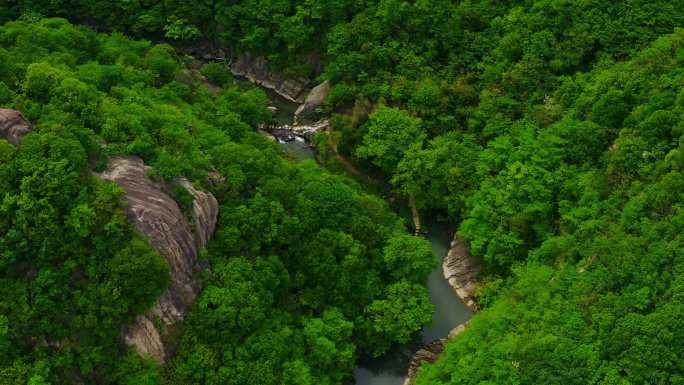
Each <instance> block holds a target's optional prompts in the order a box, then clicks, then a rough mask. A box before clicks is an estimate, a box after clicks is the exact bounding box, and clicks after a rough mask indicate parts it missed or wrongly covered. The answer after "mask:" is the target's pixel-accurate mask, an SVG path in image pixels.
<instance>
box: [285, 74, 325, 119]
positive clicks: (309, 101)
mask: <svg viewBox="0 0 684 385" xmlns="http://www.w3.org/2000/svg"><path fill="white" fill-rule="evenodd" d="M330 88H331V87H330V82H329V81H327V80H326V81H324V82H323V83H321V84H319V85H317V86H316V87H314V88H312V89H311V91H309V94H308V95H307V96H306V100H304V103H302V104H300V105H299V107H298V108H297V111H295V115H294V121H295V124H297V123H301V122H304V121H305V120H306V118H307V117H308V116H311V115H313V114H315V112H316V110H317V109H319V108H320V107H322V106H323V103H324V102H325V98H327V97H328V95H329V94H330Z"/></svg>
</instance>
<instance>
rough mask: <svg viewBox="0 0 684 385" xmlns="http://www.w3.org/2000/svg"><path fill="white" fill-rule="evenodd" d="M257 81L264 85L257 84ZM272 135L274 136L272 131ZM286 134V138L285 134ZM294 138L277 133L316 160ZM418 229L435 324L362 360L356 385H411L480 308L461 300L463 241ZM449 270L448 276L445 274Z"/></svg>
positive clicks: (355, 173) (300, 156) (429, 225)
mask: <svg viewBox="0 0 684 385" xmlns="http://www.w3.org/2000/svg"><path fill="white" fill-rule="evenodd" d="M250 80H252V79H250ZM254 83H255V84H257V85H260V83H259V82H258V81H256V82H254ZM267 95H268V96H269V99H270V100H271V104H272V105H273V106H275V107H277V109H276V112H280V116H278V123H280V124H281V125H282V126H284V127H290V126H289V125H288V124H292V123H290V122H294V121H295V118H294V116H292V118H291V119H290V118H289V116H283V114H282V112H285V113H286V114H288V113H290V111H295V110H296V109H301V106H302V105H303V104H299V107H297V105H296V104H295V103H293V102H292V99H289V98H288V99H284V98H282V95H281V94H280V93H277V92H273V90H272V89H271V90H267ZM306 99H308V98H305V100H306ZM281 111H282V112H281ZM270 134H271V135H273V134H274V132H271V133H270ZM284 134H287V132H285V133H284ZM291 134H292V135H293V137H294V140H283V139H282V138H280V137H279V136H278V135H274V136H275V137H276V139H278V143H279V144H280V145H281V146H282V147H283V150H284V153H285V154H286V155H287V156H289V157H291V158H293V159H294V160H304V159H315V153H314V151H313V150H312V149H311V148H310V147H309V145H308V143H307V141H309V140H310V138H306V140H305V139H304V137H303V136H298V135H295V133H294V132H293V133H291ZM338 155H339V154H338ZM338 160H339V159H338ZM342 161H343V162H347V161H346V159H344V158H342ZM343 165H344V164H343ZM347 166H348V167H343V168H344V169H345V171H346V172H348V173H350V174H352V175H351V176H352V177H355V179H365V178H363V177H365V175H364V174H363V173H362V172H361V171H359V170H358V169H357V168H356V167H354V166H353V165H351V164H347ZM416 217H417V210H412V218H413V222H414V223H417V222H416V220H415V218H416ZM418 226H419V228H420V230H421V231H423V230H424V232H422V233H423V234H425V235H424V236H425V237H426V238H427V239H428V240H429V241H430V242H431V244H432V250H433V255H434V257H435V261H436V262H437V263H436V265H437V267H436V268H435V269H434V270H433V271H432V272H431V273H430V275H429V277H428V280H427V287H428V292H429V296H430V301H431V302H432V303H433V304H434V306H435V311H434V314H433V320H432V323H431V324H430V325H427V326H425V327H424V328H423V329H422V330H421V332H420V333H418V334H417V335H416V338H415V339H414V341H413V343H410V344H406V345H403V346H395V347H394V349H392V351H391V352H389V353H388V354H386V355H385V356H383V357H379V358H373V359H365V360H362V361H361V362H360V363H359V365H358V366H357V367H356V368H355V369H354V379H355V383H356V385H401V384H405V383H406V384H408V383H410V382H411V381H412V379H413V376H414V375H415V373H416V371H417V370H418V368H419V367H420V365H421V364H422V362H425V361H430V362H432V361H434V360H435V359H436V358H437V357H438V355H439V353H441V351H442V350H443V349H444V346H445V344H446V341H447V339H448V338H452V337H453V336H455V335H456V334H458V332H460V331H462V330H464V329H465V325H466V324H467V321H468V320H469V319H470V317H471V315H472V312H473V310H475V309H476V306H474V305H473V304H474V301H473V302H472V303H469V302H468V300H466V298H468V297H465V296H464V297H461V294H462V293H465V292H464V291H463V290H462V288H464V287H467V288H474V284H472V285H471V284H467V283H466V282H462V281H461V280H460V279H461V277H468V280H469V281H468V282H471V281H472V282H474V274H472V275H469V274H461V273H459V272H460V271H461V270H459V268H461V267H464V266H470V265H468V264H464V263H460V262H459V261H465V260H469V259H464V258H460V257H461V256H463V255H467V248H466V249H465V252H466V253H463V252H462V251H463V250H461V249H458V250H456V251H454V249H455V246H459V245H460V246H465V245H464V244H462V243H456V244H454V243H453V241H452V240H451V238H450V234H449V231H448V229H447V228H446V227H445V226H444V224H442V223H439V222H438V221H437V220H435V219H434V218H424V219H423V221H422V223H421V224H420V225H418ZM417 235H418V234H417ZM454 261H456V262H454ZM447 268H448V269H451V270H448V269H447ZM447 271H448V272H449V275H447ZM452 281H453V282H454V283H455V284H457V285H455V286H452V285H454V283H452ZM454 294H456V295H454Z"/></svg>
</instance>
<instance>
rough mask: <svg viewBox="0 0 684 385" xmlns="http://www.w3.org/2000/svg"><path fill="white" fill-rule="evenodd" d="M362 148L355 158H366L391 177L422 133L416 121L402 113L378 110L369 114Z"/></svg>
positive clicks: (419, 140)
mask: <svg viewBox="0 0 684 385" xmlns="http://www.w3.org/2000/svg"><path fill="white" fill-rule="evenodd" d="M366 130H367V131H366V134H365V135H364V137H363V144H362V145H361V146H359V147H358V148H357V149H356V155H357V156H359V157H362V158H370V159H372V161H373V163H374V164H375V165H377V166H378V167H380V168H381V169H382V170H383V171H385V172H387V173H389V174H391V173H392V172H393V171H394V169H395V167H396V165H397V163H399V161H400V160H401V159H402V157H403V155H404V152H405V151H407V150H408V149H409V148H410V147H411V146H412V145H418V146H420V145H422V142H423V140H424V138H425V133H424V132H423V130H422V128H421V121H420V119H417V118H414V117H411V116H409V114H408V113H407V112H405V111H402V110H399V109H396V108H390V107H385V106H381V107H379V108H378V109H377V110H376V111H375V112H373V113H372V114H370V116H369V117H368V122H367V123H366Z"/></svg>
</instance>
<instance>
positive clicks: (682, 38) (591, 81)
mask: <svg viewBox="0 0 684 385" xmlns="http://www.w3.org/2000/svg"><path fill="white" fill-rule="evenodd" d="M41 15H47V16H62V17H67V18H69V19H70V20H71V21H72V22H74V23H80V24H85V25H88V26H90V27H92V28H96V29H98V30H100V31H104V32H112V31H114V32H113V33H112V34H111V35H98V34H95V33H93V32H91V31H89V30H86V29H84V28H81V27H73V26H71V25H68V24H67V23H66V22H65V21H63V20H61V19H41ZM17 18H19V19H20V20H22V21H19V22H10V23H8V24H6V25H5V26H4V27H2V28H1V29H0V104H2V106H3V107H12V108H15V109H17V110H20V111H22V112H23V113H24V115H25V116H26V117H27V118H28V119H29V120H30V121H31V122H33V123H34V131H35V132H34V133H32V134H30V135H28V136H27V137H26V139H25V140H24V143H23V144H22V145H21V146H19V147H14V146H11V145H9V144H7V143H5V144H3V143H4V142H2V141H0V186H2V191H3V192H5V191H6V192H5V193H4V195H3V196H2V198H3V200H2V204H1V205H0V214H2V215H0V257H2V261H3V262H2V264H0V269H1V270H0V272H1V274H0V277H1V278H2V279H3V285H2V286H1V288H0V290H3V294H4V296H3V298H5V300H3V302H1V303H0V306H1V307H0V309H1V311H0V358H1V359H2V360H1V361H0V362H2V363H3V364H4V368H3V369H2V371H0V379H3V380H5V378H7V380H5V381H6V382H8V383H23V382H26V381H27V379H28V378H32V381H34V383H36V384H38V383H40V382H39V381H47V380H52V381H53V382H54V383H62V382H66V383H69V382H72V383H88V382H96V383H145V381H147V383H151V384H153V383H160V382H161V383H164V382H170V383H178V384H181V383H182V384H185V383H199V384H223V383H236V384H237V383H240V384H243V383H245V384H246V383H253V382H250V381H253V380H252V378H253V377H251V374H252V373H255V372H258V373H259V381H262V382H263V383H268V384H271V383H272V384H278V383H286V384H308V383H323V384H327V383H345V381H348V379H349V374H350V370H351V367H352V365H353V362H354V359H355V358H356V357H358V355H359V354H361V353H376V354H379V353H382V352H383V351H385V350H386V349H387V348H388V346H389V344H390V343H391V342H405V341H406V340H407V339H408V338H409V335H410V334H411V332H413V331H416V330H418V329H419V328H420V326H421V325H422V324H424V323H426V322H427V321H428V320H429V316H428V314H429V313H430V304H429V303H428V302H427V300H426V294H425V289H424V287H423V286H422V283H423V282H424V276H425V274H426V273H427V271H429V270H430V267H431V265H430V262H429V260H430V257H429V255H427V254H429V253H427V251H426V252H425V253H423V252H418V253H407V252H403V251H404V250H413V249H415V250H423V249H424V248H425V245H424V244H423V243H421V242H420V241H419V240H418V239H417V238H413V237H407V236H403V235H400V234H401V233H402V230H403V228H402V227H403V226H402V224H401V223H400V221H399V220H398V219H397V217H395V216H394V215H393V214H391V213H390V212H389V211H388V209H387V207H386V205H385V204H384V203H383V202H382V201H380V200H379V199H378V198H374V197H371V196H369V195H366V194H364V193H363V192H362V191H361V189H360V187H359V186H357V185H356V184H354V183H352V182H349V181H348V180H346V179H344V178H340V177H338V176H334V175H330V174H328V173H325V172H322V171H321V170H320V169H318V168H316V167H315V166H314V165H313V164H301V165H295V164H292V163H290V162H286V161H283V160H281V159H280V157H279V154H278V151H277V150H276V148H274V147H273V146H272V145H271V144H269V143H268V142H267V141H266V140H265V139H263V138H261V137H259V136H258V135H255V134H254V133H253V128H254V126H255V125H256V124H258V123H260V122H263V121H266V120H268V119H269V113H268V111H267V110H266V109H265V108H264V107H265V97H264V95H263V94H261V93H260V92H257V91H244V90H239V89H238V88H236V87H233V86H232V85H231V84H232V80H231V79H230V75H229V74H228V73H226V72H225V67H223V66H221V65H216V64H214V65H212V66H207V67H205V68H204V71H203V73H205V74H206V75H207V76H208V77H210V78H211V79H212V80H214V81H215V82H216V83H219V84H222V85H225V87H224V90H223V91H221V92H220V93H219V94H218V95H217V96H213V95H212V94H211V92H209V91H207V90H205V89H204V88H203V87H202V86H201V85H200V84H199V83H198V82H197V81H196V80H195V79H194V75H193V73H192V72H188V71H186V70H184V67H185V66H184V64H185V63H183V61H184V59H183V60H179V56H178V55H177V54H176V53H175V51H174V50H173V48H171V46H168V45H151V44H150V43H147V42H141V41H135V40H129V38H128V37H124V36H129V37H138V38H140V37H143V38H147V39H150V40H153V41H158V42H160V41H166V42H167V43H170V44H171V45H175V46H177V47H182V48H194V49H195V50H196V51H198V52H211V51H213V50H216V49H221V50H222V51H224V52H227V53H228V59H232V58H235V57H240V56H241V55H245V54H247V53H249V54H253V55H261V56H263V57H265V58H266V59H267V60H268V61H269V62H270V63H271V66H272V68H273V69H276V70H280V71H282V72H284V73H285V74H287V75H290V76H295V75H296V76H302V75H303V76H318V77H319V78H320V79H321V80H322V79H327V80H329V81H330V82H331V83H332V90H331V93H330V95H329V96H328V98H327V101H326V106H325V111H324V112H325V113H326V114H329V115H331V122H332V124H333V128H334V132H332V133H322V134H320V135H319V136H318V137H317V138H316V140H315V142H316V143H317V145H318V149H317V151H318V153H319V155H321V156H320V157H319V159H320V160H321V161H322V162H323V163H324V164H326V165H327V166H330V167H331V168H334V167H337V166H339V165H336V162H339V160H340V159H341V156H342V157H346V158H348V159H350V160H351V161H352V162H354V164H355V166H356V167H357V168H360V169H362V170H364V171H365V172H367V173H369V174H372V175H374V176H377V177H378V178H380V179H382V180H384V181H386V182H388V183H389V184H391V188H392V189H393V193H394V194H395V195H397V196H400V197H403V198H410V200H411V201H412V202H415V205H416V206H417V208H418V209H420V210H421V211H422V212H423V213H426V212H432V213H437V214H438V215H442V216H444V217H447V218H448V221H449V222H450V223H451V224H453V225H455V226H457V228H458V230H457V231H458V234H459V235H460V237H462V238H463V239H464V240H466V241H467V242H468V244H469V246H470V250H471V252H472V254H474V255H475V256H477V257H479V258H481V259H482V261H483V265H484V269H483V271H482V273H481V274H480V276H479V280H480V290H479V293H478V303H479V306H480V308H481V311H480V312H479V313H478V314H476V315H475V316H474V317H473V319H472V321H471V323H470V324H469V326H468V327H467V329H466V331H465V332H463V333H462V334H460V335H459V336H458V337H457V338H455V339H454V340H452V341H451V342H450V343H449V345H448V347H447V349H446V353H445V354H444V355H443V356H442V357H441V358H440V359H439V360H438V361H437V362H436V363H435V364H433V365H427V366H425V367H424V368H423V369H421V370H420V372H419V376H418V378H417V384H418V385H428V384H430V385H432V384H471V383H472V384H602V385H604V384H605V385H607V384H680V383H684V359H683V358H682V357H684V348H683V347H684V335H683V334H682V330H684V329H683V328H682V326H684V325H681V323H682V321H681V320H682V319H684V308H683V307H682V299H683V298H684V297H682V288H683V287H684V286H682V279H684V275H683V274H684V271H683V270H682V268H683V266H682V263H683V261H682V258H683V257H684V244H683V243H684V238H682V234H683V233H684V216H683V215H684V214H682V199H683V198H684V178H683V175H682V167H684V153H683V151H684V149H683V148H682V145H683V144H682V138H684V136H683V135H684V132H683V130H684V123H683V122H682V121H681V119H682V116H683V113H684V110H683V108H684V92H683V89H684V75H683V74H684V72H683V69H684V32H682V30H680V29H678V28H680V27H682V26H684V2H682V1H679V0H678V1H660V0H658V1H643V0H633V1H632V0H630V1H627V0H625V1H599V0H585V1H568V0H527V1H487V0H468V1H457V2H454V1H446V0H411V1H407V0H354V1H351V0H335V1H323V0H296V1H295V0H292V1H287V0H245V1H229V2H218V1H201V2H182V1H175V0H161V1H155V2H146V1H74V0H50V1H43V0H31V1H9V2H7V5H5V6H2V7H0V21H3V22H4V21H10V20H15V19H17ZM312 63H320V64H321V65H322V72H321V73H320V74H319V73H318V71H317V68H314V67H316V66H314V65H312ZM120 154H131V155H137V156H140V157H142V158H143V159H144V160H145V162H146V163H147V164H149V165H151V166H152V175H153V176H154V177H155V178H158V179H160V180H161V179H165V180H171V179H173V178H175V177H177V176H186V177H188V178H190V179H191V180H192V181H193V182H195V183H196V184H197V185H198V186H201V187H203V188H205V189H207V190H210V191H211V192H212V193H214V194H215V196H216V197H217V198H218V199H219V201H220V204H221V214H220V215H221V216H220V221H219V227H218V229H217V232H216V235H215V239H214V240H213V241H212V242H211V243H210V245H209V247H208V249H207V251H206V253H205V258H206V259H207V260H208V261H209V262H210V265H211V266H212V268H211V270H210V271H207V272H206V274H205V275H206V276H205V279H204V282H205V285H206V289H205V291H204V293H203V294H202V296H201V297H200V298H199V299H198V301H197V304H196V306H195V307H194V308H193V310H192V311H191V313H190V314H189V315H188V317H187V320H186V322H185V323H184V325H183V327H182V328H181V331H180V332H179V333H178V336H177V341H176V342H177V343H178V350H177V354H176V358H175V359H174V360H173V361H172V362H171V364H170V365H168V366H167V369H166V370H165V371H163V372H162V371H160V370H159V369H158V368H156V366H155V365H154V364H151V363H144V362H141V361H139V360H138V359H137V358H136V357H135V355H132V354H129V355H126V353H125V352H124V349H123V348H121V347H119V346H117V345H116V341H117V338H116V337H117V335H118V330H119V329H120V326H121V325H123V324H125V323H126V322H130V320H131V319H132V318H133V317H134V315H135V314H139V313H141V312H142V311H144V310H145V309H146V308H149V306H150V305H151V303H152V302H153V301H154V298H156V296H157V295H158V294H159V292H160V291H161V290H163V288H164V287H165V284H166V281H167V279H166V278H165V277H166V274H167V273H166V271H165V267H164V263H163V260H161V259H160V258H159V257H158V256H156V255H155V253H153V252H152V251H151V250H150V249H149V247H147V246H146V245H145V243H144V242H142V241H141V240H140V239H139V237H138V236H137V235H135V233H134V232H133V231H131V229H130V226H129V225H128V224H127V223H126V222H125V221H124V219H123V216H122V215H123V214H122V206H121V204H120V203H119V199H118V196H119V194H120V193H121V192H120V191H118V190H117V189H116V188H115V187H112V185H110V184H106V183H103V182H101V181H98V180H97V179H95V178H93V177H91V176H90V171H91V170H95V171H98V170H101V169H103V168H104V167H106V158H107V156H111V155H120ZM342 159H343V160H344V158H342ZM209 172H218V173H219V174H220V175H222V176H223V177H225V181H224V182H223V183H222V184H220V185H218V186H216V185H212V184H211V183H208V182H207V181H206V177H207V173H209ZM183 197H184V195H183V193H182V192H180V193H179V196H177V199H178V200H179V202H180V203H183ZM187 203H188V202H187V201H186V202H185V204H186V206H187ZM114 245H116V247H114ZM409 259H410V260H409ZM133 261H134V263H133ZM407 266H408V268H407ZM130 287H136V288H137V289H139V290H134V291H132V292H130V293H129V292H126V290H128V289H127V288H130ZM112 292H116V293H118V294H117V295H116V296H112V295H105V294H102V293H112ZM83 293H85V294H83ZM63 309H74V310H73V311H71V312H65V311H63ZM105 321H106V322H105ZM122 357H126V358H125V359H123V358H122ZM2 376H4V377H2Z"/></svg>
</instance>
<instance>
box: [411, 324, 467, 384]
mask: <svg viewBox="0 0 684 385" xmlns="http://www.w3.org/2000/svg"><path fill="white" fill-rule="evenodd" d="M466 326H468V322H467V321H466V322H464V323H462V324H460V325H458V326H456V327H455V328H454V329H453V330H451V332H449V335H448V336H447V338H440V339H438V340H436V341H433V342H431V343H429V344H427V345H425V346H424V347H423V348H421V349H419V350H418V351H417V352H416V353H415V354H414V355H413V357H412V358H411V362H410V363H409V369H408V375H407V377H406V379H405V380H404V385H411V384H413V383H414V382H415V379H416V375H417V374H418V369H419V368H420V366H421V365H422V364H423V363H424V362H428V363H433V362H435V361H437V358H439V356H440V354H442V352H443V351H444V349H445V348H446V345H447V342H449V340H450V339H452V338H454V337H456V336H457V335H459V334H461V333H462V332H463V331H464V330H465V328H466Z"/></svg>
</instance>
